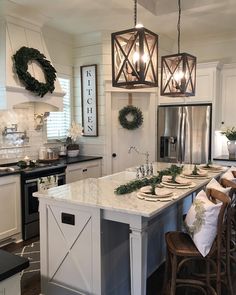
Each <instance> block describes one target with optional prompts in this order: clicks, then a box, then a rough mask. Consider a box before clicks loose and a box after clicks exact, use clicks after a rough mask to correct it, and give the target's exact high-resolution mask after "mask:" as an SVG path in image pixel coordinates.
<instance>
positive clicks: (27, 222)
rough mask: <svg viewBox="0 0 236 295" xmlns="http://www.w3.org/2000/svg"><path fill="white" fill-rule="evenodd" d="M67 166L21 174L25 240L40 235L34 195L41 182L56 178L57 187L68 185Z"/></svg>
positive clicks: (43, 168) (37, 204) (49, 167)
mask: <svg viewBox="0 0 236 295" xmlns="http://www.w3.org/2000/svg"><path fill="white" fill-rule="evenodd" d="M65 169H66V165H54V166H47V165H46V166H44V167H40V168H39V167H36V168H33V169H32V170H25V171H23V172H22V173H21V204H22V236H23V240H28V239H30V238H33V237H36V236H38V235H39V212H38V206H39V202H38V199H37V198H35V197H33V193H34V192H36V191H38V190H39V182H40V180H41V179H42V178H47V177H52V176H53V177H55V179H56V183H55V185H57V186H59V185H63V184H65V183H66V178H65Z"/></svg>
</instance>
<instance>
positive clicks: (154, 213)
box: [34, 163, 222, 295]
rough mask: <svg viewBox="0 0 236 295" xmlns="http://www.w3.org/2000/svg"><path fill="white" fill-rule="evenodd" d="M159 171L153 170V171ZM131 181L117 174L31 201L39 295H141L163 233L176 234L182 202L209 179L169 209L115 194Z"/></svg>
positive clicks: (180, 193) (130, 175) (161, 255)
mask: <svg viewBox="0 0 236 295" xmlns="http://www.w3.org/2000/svg"><path fill="white" fill-rule="evenodd" d="M166 166H169V164H165V163H155V164H154V171H157V170H162V169H164V168H165V167H166ZM220 173H222V172H218V173H209V177H210V178H211V177H217V176H219V175H220ZM135 176H136V172H134V171H132V170H129V171H123V172H120V173H116V174H113V175H109V176H105V177H101V178H98V179H93V178H89V179H85V180H81V181H77V182H74V183H71V184H67V185H63V186H60V187H56V188H52V189H49V190H48V191H46V192H44V193H39V192H37V193H35V194H34V195H35V196H36V197H38V198H39V201H40V240H41V279H42V291H41V292H42V294H43V295H53V294H57V295H62V294H67V295H75V294H94V295H95V294H96V295H98V294H99V295H106V294H114V295H124V294H125V295H126V294H127V295H128V294H132V295H144V294H146V279H147V277H148V276H149V275H150V274H151V273H152V272H153V271H155V269H156V268H157V267H158V266H159V265H160V264H161V263H162V262H163V261H164V259H165V243H164V234H165V232H167V231H169V230H177V229H181V227H182V215H183V214H184V213H186V212H185V204H186V202H185V200H189V201H190V202H191V201H192V197H193V195H194V194H195V193H196V192H197V191H198V190H200V189H201V188H202V187H204V186H205V185H206V184H207V183H208V182H209V180H210V178H203V179H196V180H195V179H194V183H195V184H196V185H195V186H194V187H191V188H185V189H177V188H176V189H173V191H174V194H175V198H174V199H172V200H170V201H168V202H160V201H157V202H149V201H145V200H140V199H138V198H137V193H136V192H133V193H131V194H126V195H116V194H115V193H114V189H115V188H116V187H118V186H119V185H121V184H125V183H127V182H128V181H130V180H133V179H135Z"/></svg>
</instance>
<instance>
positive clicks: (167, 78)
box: [161, 0, 197, 96]
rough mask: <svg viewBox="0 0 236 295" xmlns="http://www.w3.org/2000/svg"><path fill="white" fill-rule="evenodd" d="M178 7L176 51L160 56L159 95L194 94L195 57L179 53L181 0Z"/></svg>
mask: <svg viewBox="0 0 236 295" xmlns="http://www.w3.org/2000/svg"><path fill="white" fill-rule="evenodd" d="M178 8H179V17H178V23H177V31H178V53H177V54H172V55H166V56H162V57H161V95H164V96H194V95H195V87H196V62H197V59H196V57H195V56H193V55H191V54H188V53H180V19H181V0H178Z"/></svg>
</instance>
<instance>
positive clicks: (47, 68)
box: [13, 46, 56, 97]
mask: <svg viewBox="0 0 236 295" xmlns="http://www.w3.org/2000/svg"><path fill="white" fill-rule="evenodd" d="M13 59H14V62H15V69H16V73H17V75H18V78H19V80H20V81H21V83H22V84H23V85H24V86H25V89H27V90H29V91H31V92H33V93H35V94H36V95H38V96H40V97H43V96H44V95H45V94H46V93H47V92H51V93H52V92H53V91H54V89H55V86H54V82H55V80H56V70H55V69H54V67H53V66H52V65H51V63H50V61H48V60H47V59H46V57H45V55H44V54H43V53H41V52H40V51H39V50H37V49H35V48H29V47H25V46H23V47H21V48H20V49H19V50H18V51H17V52H16V53H15V54H14V55H13ZM32 61H36V62H37V63H38V64H39V65H40V67H41V69H42V71H43V73H44V77H45V81H46V82H45V83H43V82H40V81H38V80H37V79H35V78H34V77H32V76H31V74H30V73H29V72H28V63H29V62H32Z"/></svg>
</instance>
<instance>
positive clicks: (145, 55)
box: [111, 0, 158, 89]
mask: <svg viewBox="0 0 236 295" xmlns="http://www.w3.org/2000/svg"><path fill="white" fill-rule="evenodd" d="M136 20H137V0H134V28H133V29H128V30H125V31H120V32H116V33H112V35H111V41H112V85H113V87H122V88H126V89H135V88H147V87H157V86H158V35H156V34H155V33H153V32H151V31H149V30H147V29H145V28H144V27H143V26H140V25H137V24H136Z"/></svg>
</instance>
